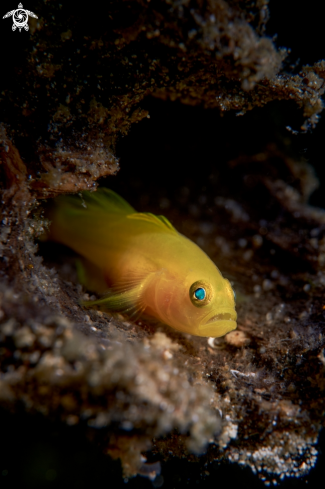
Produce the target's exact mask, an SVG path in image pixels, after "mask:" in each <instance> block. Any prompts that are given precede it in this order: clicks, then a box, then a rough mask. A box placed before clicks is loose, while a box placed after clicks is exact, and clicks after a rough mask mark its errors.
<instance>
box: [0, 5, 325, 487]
mask: <svg viewBox="0 0 325 489" xmlns="http://www.w3.org/2000/svg"><path fill="white" fill-rule="evenodd" d="M32 10H33V12H35V14H37V16H38V19H34V18H29V27H30V30H29V31H28V32H26V31H23V32H21V33H20V34H19V32H18V31H17V32H13V31H12V29H11V23H10V22H11V21H10V20H8V19H7V20H6V23H4V24H3V31H2V32H1V35H2V36H4V39H7V38H8V36H9V35H10V36H12V37H10V40H11V39H13V42H12V43H7V44H9V46H8V49H7V50H5V53H4V59H3V64H4V65H5V64H6V63H7V69H6V71H5V73H4V74H3V75H2V77H1V91H0V92H1V93H0V109H1V117H0V122H1V129H0V163H1V165H0V177H1V181H2V197H1V201H2V209H1V234H0V254H1V271H0V273H1V278H0V280H1V282H0V321H1V324H0V407H1V408H2V410H3V412H4V413H5V414H4V418H5V419H8V426H10V423H12V425H11V426H12V428H11V429H12V430H13V431H14V429H15V420H18V421H17V426H19V427H21V421H20V420H21V419H23V422H24V423H25V420H30V422H31V423H34V422H35V426H36V433H35V438H37V437H39V439H42V437H43V436H44V430H43V428H42V426H43V425H42V423H43V422H44V423H48V424H47V425H46V426H47V427H49V426H60V427H61V428H58V429H59V430H62V431H60V433H62V437H63V440H69V439H70V438H69V437H70V436H71V435H69V434H68V431H65V430H66V429H67V430H69V429H71V430H75V431H74V432H73V433H75V436H76V438H77V439H78V440H90V441H89V443H90V444H91V446H92V447H94V448H93V449H94V450H99V451H100V453H105V454H109V455H110V457H111V458H113V459H120V460H121V463H122V467H123V471H124V475H125V476H126V477H131V476H134V475H136V474H141V475H143V476H145V477H149V478H150V479H152V480H153V484H154V486H155V487H160V485H162V484H163V480H164V478H165V480H166V484H167V481H168V484H169V482H170V484H174V485H175V487H176V486H177V484H179V487H180V485H181V483H182V482H184V480H185V479H184V478H186V477H185V476H184V478H183V479H182V477H183V476H180V482H179V481H178V482H177V480H176V479H175V480H173V479H172V478H171V477H172V476H171V475H170V474H171V473H172V471H173V470H175V472H176V473H177V474H181V471H182V469H181V467H182V463H183V462H184V461H185V460H186V461H189V462H186V463H188V465H187V467H194V466H195V467H198V469H197V470H198V472H197V477H199V478H200V480H201V482H202V483H203V481H204V478H209V477H210V480H213V481H214V480H216V479H217V478H218V477H220V474H221V472H222V470H223V469H222V467H223V466H224V465H222V464H224V463H225V462H226V463H229V462H232V463H233V464H235V466H248V467H250V468H251V469H252V471H253V473H256V474H257V475H258V476H259V477H260V478H261V479H262V480H263V481H265V482H266V483H270V482H271V481H274V483H281V482H280V481H281V480H282V479H283V478H285V477H287V476H295V477H302V476H304V475H305V474H307V473H308V472H309V471H310V469H311V468H312V467H313V466H314V465H315V463H316V460H317V446H316V443H317V438H318V436H319V433H320V430H321V428H322V426H323V423H324V421H323V413H324V389H325V381H324V363H325V360H324V348H325V338H324V299H323V298H324V293H323V291H324V285H325V213H324V210H323V209H320V208H315V207H312V206H311V205H310V204H309V198H310V195H311V194H312V193H313V192H314V190H315V189H316V188H317V185H319V183H321V184H322V182H319V178H317V176H316V175H315V172H314V170H313V168H312V166H311V165H310V164H308V163H307V161H306V160H305V159H304V158H303V157H302V154H301V151H300V149H297V145H296V144H295V142H294V138H295V134H296V133H297V132H299V131H301V133H303V132H304V131H306V130H308V129H311V128H313V127H315V124H316V123H317V121H318V116H319V114H320V112H321V110H322V108H323V103H322V99H321V96H322V95H323V92H324V87H323V80H324V76H325V75H324V73H325V71H324V62H323V61H319V62H317V63H315V64H314V65H313V66H307V65H306V66H301V67H299V69H298V70H297V69H296V70H295V69H294V68H292V69H289V68H288V66H287V65H286V64H285V63H286V56H288V51H286V49H284V48H283V49H280V48H278V47H277V46H276V45H275V41H274V40H272V39H271V38H270V37H268V36H266V35H265V26H266V21H267V19H268V5H267V2H266V1H265V2H231V1H229V2H226V1H224V0H215V1H208V2H205V3H202V2H189V1H187V0H184V1H183V0H182V1H180V2H174V1H157V2H154V1H152V2H144V1H140V0H139V1H130V2H111V3H107V4H104V5H101V6H100V7H98V8H97V7H96V5H93V6H92V7H91V8H87V9H82V8H80V6H79V8H78V9H76V8H75V7H74V6H73V5H72V4H71V5H70V4H69V6H68V5H64V4H57V3H55V2H54V3H53V2H46V1H38V2H34V4H33V7H32ZM4 13H5V12H4ZM4 22H5V21H4ZM14 36H15V37H14ZM19 36H20V37H19ZM22 36H24V37H22ZM21 39H24V44H22V41H21ZM237 115H241V116H243V117H236V116H237ZM136 123H138V124H136ZM285 127H287V129H285ZM298 137H303V136H301V134H300V136H298ZM302 144H304V143H302ZM119 159H120V163H121V165H120V163H119ZM319 159H321V158H319ZM120 166H121V170H120V171H119V168H120ZM116 174H117V176H116ZM319 176H320V177H321V174H320V172H319ZM102 177H106V179H105V180H104V179H103V178H102ZM101 178H102V179H101ZM100 179H101V180H100ZM99 182H100V183H102V184H104V185H107V186H112V187H113V188H115V189H116V190H117V191H119V192H120V193H121V194H122V195H123V197H125V198H126V199H127V200H130V203H131V204H132V205H134V207H135V208H136V209H137V210H139V211H149V212H153V213H157V214H164V215H166V217H168V218H169V219H170V220H171V221H172V223H173V225H174V226H175V227H176V228H177V229H178V230H179V231H180V232H182V233H183V234H185V235H186V236H188V237H189V238H191V239H192V240H194V241H195V242H197V243H198V244H199V245H200V246H201V247H202V248H203V249H204V250H205V251H206V252H207V253H208V254H209V256H211V258H212V259H213V260H214V261H215V262H216V264H217V265H218V267H219V268H220V269H221V271H222V272H223V274H224V275H225V276H226V277H228V278H229V279H230V280H231V281H232V283H233V286H234V288H235V290H236V292H237V312H238V329H237V330H236V331H234V332H231V333H229V334H228V335H227V336H225V337H224V338H220V339H211V338H210V339H205V338H198V337H193V336H190V335H184V334H180V333H177V332H176V331H173V330H172V329H170V328H168V327H167V326H165V325H162V324H158V325H153V324H147V323H146V322H145V321H144V320H141V319H140V321H137V322H132V321H131V320H130V319H129V318H127V317H122V316H117V317H116V316H114V317H112V316H111V315H110V314H109V313H103V312H100V311H96V310H92V309H91V310H87V311H86V310H84V309H83V308H82V307H81V305H80V300H87V299H89V291H86V290H84V289H83V288H82V287H81V285H79V284H78V279H77V273H76V268H75V258H74V256H73V255H72V254H71V253H70V252H69V251H68V250H66V249H63V248H62V247H57V246H55V245H53V244H52V245H51V244H48V243H42V242H41V241H40V240H39V238H40V237H41V236H42V235H43V233H44V229H46V227H47V226H48V224H49V223H48V221H47V219H46V218H45V217H44V213H43V210H44V208H45V207H46V205H47V202H46V200H45V199H50V198H52V197H54V196H56V195H58V194H60V193H75V192H80V191H82V190H85V189H91V190H95V189H96V187H97V185H98V183H99ZM321 188H322V186H321ZM8 413H11V416H8ZM39 419H43V420H44V421H34V420H39ZM27 423H28V421H27ZM39 423H40V424H39ZM66 426H68V428H65V427H66ZM62 427H64V428H62ZM16 429H18V428H16ZM20 429H21V428H19V430H20ZM47 429H48V428H47ZM69 433H71V432H69ZM29 436H30V435H29ZM63 443H64V442H63ZM87 443H88V442H87ZM90 451H91V450H90ZM87 453H88V452H87ZM105 460H106V459H105ZM108 461H109V457H108V456H107V463H109V462H108ZM103 463H106V462H105V461H104V462H103ZM89 464H90V462H89ZM216 464H217V465H218V464H221V468H219V469H218V471H219V472H218V471H217V472H216V474H215V470H214V467H216ZM84 465H87V464H84ZM161 466H162V474H161V475H159V472H160V471H161ZM110 467H114V466H113V465H110ZM168 467H173V468H172V469H170V471H169V468H168ZM0 470H2V472H1V474H2V477H9V476H10V477H11V475H10V474H11V473H10V471H9V473H8V469H7V468H6V467H3V468H2V466H1V469H0ZM49 470H50V471H51V470H52V472H48V471H49ZM53 470H54V469H53V468H52V469H51V467H50V468H49V469H48V471H47V472H44V474H45V475H44V477H45V479H46V480H47V481H50V479H51V477H52V479H51V481H52V482H53V481H54V480H55V477H57V476H55V475H53V474H54V472H55V471H54V472H53ZM112 470H115V469H114V468H112ZM186 470H189V471H191V470H193V469H190V468H188V469H186ZM235 470H237V469H235ZM6 471H7V472H6ZM209 471H210V472H209ZM230 472H231V471H230ZM209 473H211V475H209ZM1 474H0V475H1ZM46 474H49V475H48V476H46ZM51 474H52V475H51ZM218 474H219V476H218ZM228 474H229V473H228ZM12 477H14V475H12ZM22 477H24V476H23V475H22ZM117 478H118V479H119V480H120V482H121V484H122V476H121V474H119V475H118V477H117ZM45 479H44V480H45ZM8 480H9V479H8ZM57 480H58V481H59V477H58V479H57ZM192 482H193V484H194V479H193V480H192ZM21 483H22V484H24V480H23V479H22V482H21ZM139 484H140V482H139Z"/></svg>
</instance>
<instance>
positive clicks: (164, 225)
mask: <svg viewBox="0 0 325 489" xmlns="http://www.w3.org/2000/svg"><path fill="white" fill-rule="evenodd" d="M50 218H51V221H52V223H51V227H50V233H49V239H51V240H53V241H57V242H60V243H62V244H65V245H67V246H69V247H70V248H72V249H73V250H75V251H76V252H77V253H79V254H80V255H81V256H82V257H83V259H84V261H83V271H84V273H83V282H84V285H85V286H86V287H88V288H89V289H91V290H93V291H95V292H97V293H100V294H104V293H105V296H104V298H102V299H99V300H96V301H91V302H86V303H83V305H84V306H86V307H88V306H101V307H103V308H105V309H107V310H111V311H118V312H122V313H126V314H128V315H129V316H131V317H134V316H135V317H139V316H140V315H145V316H147V317H151V318H155V319H158V320H159V321H161V322H164V323H166V324H168V325H169V326H171V327H173V328H175V329H177V330H179V331H183V332H185V333H190V334H193V335H197V336H207V337H212V336H213V337H217V336H223V335H224V334H226V333H228V332H229V331H232V330H233V329H235V328H236V319H237V314H236V311H235V296H234V292H233V290H232V288H231V285H230V283H229V281H228V280H226V279H224V278H223V277H222V275H221V273H220V271H219V270H218V268H217V267H216V265H215V264H214V263H213V262H212V260H210V258H209V257H208V256H207V255H206V254H205V253H204V252H203V251H202V250H201V249H200V248H199V247H198V246H197V245H196V244H195V243H193V242H192V241H191V240H189V239H188V238H186V237H185V236H183V235H182V234H180V233H179V232H178V231H176V229H175V228H174V227H173V226H172V224H171V223H170V222H169V221H168V220H167V219H166V218H165V217H164V216H156V215H154V214H150V213H138V212H136V211H135V210H134V209H133V208H132V207H131V206H130V205H129V204H128V203H127V202H126V201H125V200H124V199H122V198H121V197H120V196H119V195H117V194H116V193H115V192H113V191H112V190H109V189H104V188H102V189H100V190H98V191H97V192H83V193H82V196H81V198H80V196H68V197H66V196H65V197H63V196H62V197H58V198H57V199H56V200H55V206H54V208H53V209H52V213H51V215H50Z"/></svg>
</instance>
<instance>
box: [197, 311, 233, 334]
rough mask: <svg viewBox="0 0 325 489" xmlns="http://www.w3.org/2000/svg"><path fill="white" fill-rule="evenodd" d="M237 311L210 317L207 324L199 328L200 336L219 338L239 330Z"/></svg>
mask: <svg viewBox="0 0 325 489" xmlns="http://www.w3.org/2000/svg"><path fill="white" fill-rule="evenodd" d="M236 320H237V313H236V311H234V310H232V311H227V312H219V313H218V314H214V315H213V316H212V317H210V318H209V319H208V320H207V321H206V322H205V323H203V324H201V325H200V326H199V335H200V336H206V337H207V336H210V337H214V338H216V337H218V336H223V335H225V334H227V333H229V331H232V330H233V329H236V328H237V322H236Z"/></svg>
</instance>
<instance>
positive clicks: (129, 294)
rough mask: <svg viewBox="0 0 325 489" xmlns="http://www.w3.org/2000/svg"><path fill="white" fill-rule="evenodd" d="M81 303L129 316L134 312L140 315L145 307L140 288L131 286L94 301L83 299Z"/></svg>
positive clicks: (85, 305)
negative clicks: (128, 288)
mask: <svg viewBox="0 0 325 489" xmlns="http://www.w3.org/2000/svg"><path fill="white" fill-rule="evenodd" d="M81 305H82V306H84V307H86V308H88V307H93V306H99V307H100V308H103V309H105V310H109V311H116V312H121V313H127V314H128V316H130V317H131V316H134V315H135V314H140V315H141V313H142V311H143V310H144V309H145V305H144V304H142V301H141V289H138V288H133V289H130V290H127V291H124V292H121V293H119V294H114V293H111V294H109V295H108V296H106V297H102V298H101V299H97V300H95V301H83V302H81ZM132 311H133V312H132Z"/></svg>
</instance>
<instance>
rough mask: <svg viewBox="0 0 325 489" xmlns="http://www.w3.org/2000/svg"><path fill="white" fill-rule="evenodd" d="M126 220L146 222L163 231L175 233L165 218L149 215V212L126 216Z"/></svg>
mask: <svg viewBox="0 0 325 489" xmlns="http://www.w3.org/2000/svg"><path fill="white" fill-rule="evenodd" d="M126 217H127V218H128V219H138V220H139V221H146V222H150V223H152V224H156V225H157V226H159V227H160V228H161V229H163V230H165V231H166V230H168V231H172V232H174V233H177V231H176V229H175V228H174V226H173V225H172V224H171V222H169V221H168V219H167V218H166V217H165V216H156V214H151V212H136V213H135V214H130V215H129V216H126Z"/></svg>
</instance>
